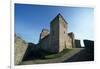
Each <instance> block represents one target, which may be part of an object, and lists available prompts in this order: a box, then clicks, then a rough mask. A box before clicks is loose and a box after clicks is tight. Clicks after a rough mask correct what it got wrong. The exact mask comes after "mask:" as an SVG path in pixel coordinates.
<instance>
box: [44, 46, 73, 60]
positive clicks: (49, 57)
mask: <svg viewBox="0 0 100 69" xmlns="http://www.w3.org/2000/svg"><path fill="white" fill-rule="evenodd" d="M71 50H72V49H67V48H66V49H64V50H63V51H62V52H60V53H57V54H50V55H46V56H45V59H53V58H58V57H61V56H63V55H64V54H65V53H68V52H69V51H71Z"/></svg>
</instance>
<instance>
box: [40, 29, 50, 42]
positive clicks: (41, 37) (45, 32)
mask: <svg viewBox="0 0 100 69" xmlns="http://www.w3.org/2000/svg"><path fill="white" fill-rule="evenodd" d="M48 34H49V30H48V29H42V32H41V33H40V40H41V39H43V38H44V37H46V36H47V35H48Z"/></svg>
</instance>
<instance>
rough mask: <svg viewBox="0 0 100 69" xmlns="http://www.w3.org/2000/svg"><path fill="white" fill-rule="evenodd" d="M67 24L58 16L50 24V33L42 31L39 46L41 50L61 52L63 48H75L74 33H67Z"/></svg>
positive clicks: (45, 30)
mask: <svg viewBox="0 0 100 69" xmlns="http://www.w3.org/2000/svg"><path fill="white" fill-rule="evenodd" d="M67 29H68V23H67V22H66V21H65V19H64V18H63V17H62V15H61V14H58V15H57V16H56V17H55V18H54V19H53V20H52V21H51V23H50V33H49V32H48V30H47V29H43V30H42V32H41V34H40V40H39V44H40V47H41V48H42V49H45V50H48V51H51V52H61V51H62V50H63V49H64V48H75V39H74V33H72V32H71V33H67V32H68V31H67Z"/></svg>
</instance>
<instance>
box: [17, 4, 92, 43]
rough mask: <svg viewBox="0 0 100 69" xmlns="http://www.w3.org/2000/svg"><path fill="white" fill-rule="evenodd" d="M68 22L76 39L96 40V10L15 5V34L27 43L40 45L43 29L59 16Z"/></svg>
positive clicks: (48, 27) (69, 28)
mask: <svg viewBox="0 0 100 69" xmlns="http://www.w3.org/2000/svg"><path fill="white" fill-rule="evenodd" d="M58 13H61V15H62V16H63V17H64V18H65V20H66V21H67V22H68V32H74V34H75V38H76V39H80V40H83V39H89V40H94V19H93V17H94V9H93V8H86V7H65V6H62V7H61V6H46V5H34V4H15V33H16V34H17V35H19V36H21V37H22V38H23V39H24V40H25V41H27V42H33V43H35V44H36V43H38V41H39V36H40V32H41V30H42V29H43V28H47V29H50V22H51V21H52V19H53V18H54V17H55V16H56V15H57V14H58Z"/></svg>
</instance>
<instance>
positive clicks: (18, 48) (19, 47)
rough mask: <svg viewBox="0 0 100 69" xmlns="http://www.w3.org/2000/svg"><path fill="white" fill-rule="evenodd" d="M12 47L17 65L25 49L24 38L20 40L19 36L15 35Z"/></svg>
mask: <svg viewBox="0 0 100 69" xmlns="http://www.w3.org/2000/svg"><path fill="white" fill-rule="evenodd" d="M14 49H15V52H14V53H15V54H14V60H15V61H14V63H15V65H18V64H20V63H21V62H22V59H23V56H24V54H25V52H26V49H27V43H26V42H25V41H24V40H22V39H21V38H20V37H19V36H17V35H15V44H14Z"/></svg>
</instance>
